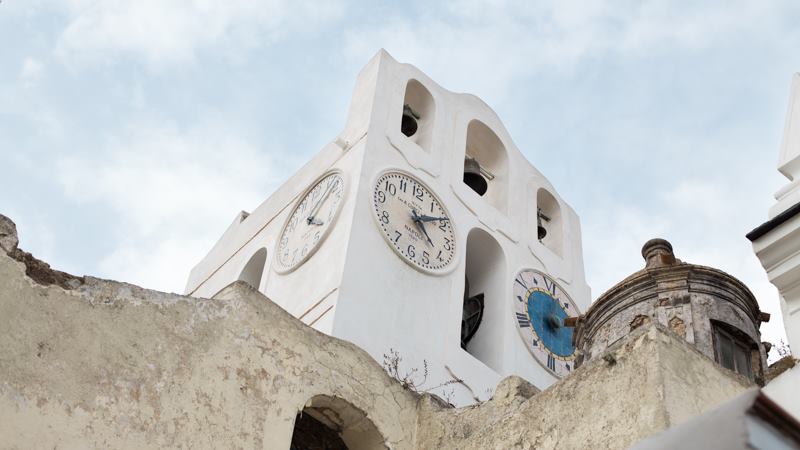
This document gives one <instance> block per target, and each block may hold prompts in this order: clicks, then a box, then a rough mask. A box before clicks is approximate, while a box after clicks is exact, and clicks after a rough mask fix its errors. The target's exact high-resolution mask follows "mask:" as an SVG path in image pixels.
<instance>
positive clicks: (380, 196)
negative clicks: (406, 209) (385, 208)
mask: <svg viewBox="0 0 800 450" xmlns="http://www.w3.org/2000/svg"><path fill="white" fill-rule="evenodd" d="M378 201H379V202H381V203H386V193H385V192H383V191H378Z"/></svg>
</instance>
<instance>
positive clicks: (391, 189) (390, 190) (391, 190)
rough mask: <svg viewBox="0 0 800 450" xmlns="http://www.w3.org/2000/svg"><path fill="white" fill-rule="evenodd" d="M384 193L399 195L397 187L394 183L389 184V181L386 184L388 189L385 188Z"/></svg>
mask: <svg viewBox="0 0 800 450" xmlns="http://www.w3.org/2000/svg"><path fill="white" fill-rule="evenodd" d="M384 191H386V192H388V193H389V194H391V195H395V194H397V186H395V185H394V183H389V182H388V181H387V182H386V187H385V188H384Z"/></svg>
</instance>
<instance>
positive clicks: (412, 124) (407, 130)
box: [400, 104, 419, 137]
mask: <svg viewBox="0 0 800 450" xmlns="http://www.w3.org/2000/svg"><path fill="white" fill-rule="evenodd" d="M418 120H419V114H417V113H416V112H414V110H413V109H411V107H410V106H408V104H405V105H403V120H402V121H401V122H400V132H402V133H403V134H404V135H406V136H408V137H411V136H413V135H414V133H416V132H417V121H418Z"/></svg>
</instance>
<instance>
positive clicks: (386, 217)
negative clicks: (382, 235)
mask: <svg viewBox="0 0 800 450" xmlns="http://www.w3.org/2000/svg"><path fill="white" fill-rule="evenodd" d="M381 222H383V223H385V224H387V223H389V211H383V212H381Z"/></svg>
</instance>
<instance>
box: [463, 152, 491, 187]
mask: <svg viewBox="0 0 800 450" xmlns="http://www.w3.org/2000/svg"><path fill="white" fill-rule="evenodd" d="M464 184H466V185H467V186H469V187H470V188H471V189H472V190H473V191H475V192H477V193H478V195H483V194H485V193H486V190H487V189H488V188H489V184H488V183H487V182H486V178H484V177H483V174H482V173H481V165H480V164H478V161H477V160H476V159H475V158H470V157H467V158H465V159H464Z"/></svg>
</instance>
